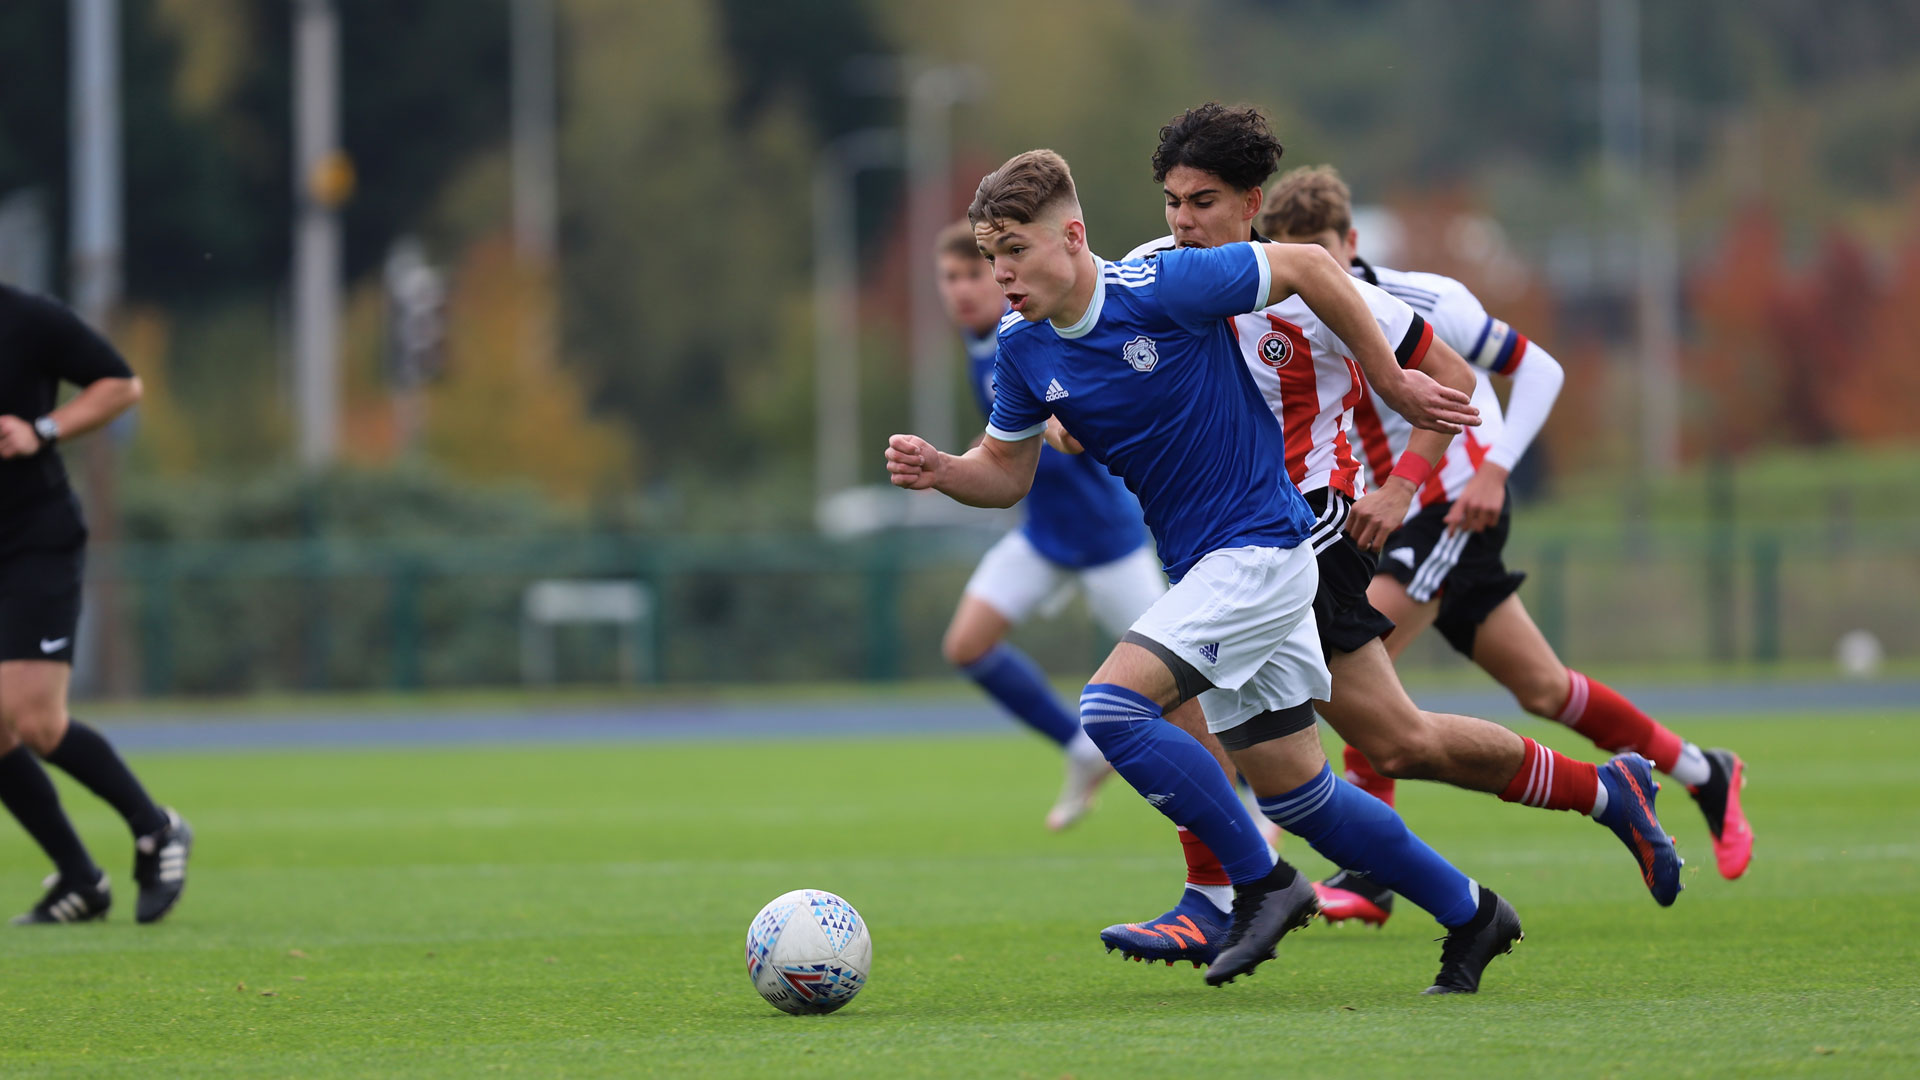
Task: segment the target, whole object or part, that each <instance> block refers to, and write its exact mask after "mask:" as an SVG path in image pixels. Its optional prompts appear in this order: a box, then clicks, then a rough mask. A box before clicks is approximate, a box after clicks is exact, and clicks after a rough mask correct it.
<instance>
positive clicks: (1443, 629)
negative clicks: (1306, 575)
mask: <svg viewBox="0 0 1920 1080" xmlns="http://www.w3.org/2000/svg"><path fill="white" fill-rule="evenodd" d="M1452 506H1453V504H1452V503H1450V502H1438V503H1434V504H1433V505H1432V506H1428V507H1424V508H1422V509H1421V511H1420V512H1419V513H1417V514H1415V515H1413V517H1411V518H1408V519H1407V523H1406V524H1404V525H1402V526H1400V527H1399V528H1398V529H1396V530H1394V532H1393V535H1391V536H1389V537H1387V542H1386V544H1385V545H1383V546H1382V547H1381V549H1380V568H1379V570H1378V571H1377V573H1381V574H1387V575H1390V576H1392V578H1393V579H1394V580H1395V581H1398V582H1399V583H1400V584H1402V585H1405V586H1406V587H1407V595H1408V596H1409V597H1412V598H1413V601H1414V602H1415V603H1418V604H1424V603H1426V602H1427V601H1429V600H1432V599H1433V598H1434V597H1436V596H1437V597H1439V598H1440V612H1439V614H1438V615H1436V616H1435V617H1434V620H1433V625H1434V629H1436V630H1439V631H1440V634H1441V636H1442V637H1444V638H1446V639H1447V644H1449V645H1451V646H1453V647H1454V649H1455V651H1457V652H1459V653H1460V655H1462V656H1465V657H1468V658H1469V659H1471V658H1472V656H1473V639H1474V635H1475V634H1477V633H1478V632H1479V630H1480V624H1481V623H1483V622H1486V621H1487V616H1489V615H1491V614H1493V609H1494V608H1497V607H1499V606H1500V605H1501V604H1502V603H1504V602H1505V601H1506V599H1507V597H1509V596H1512V595H1513V594H1514V592H1515V591H1517V590H1518V589H1519V588H1520V583H1521V582H1523V581H1525V580H1527V575H1525V574H1522V573H1516V572H1515V571H1512V570H1509V569H1507V564H1506V561H1505V559H1504V558H1503V556H1504V554H1505V552H1506V547H1507V533H1508V531H1509V530H1510V529H1511V528H1512V527H1513V511H1512V507H1513V498H1512V495H1511V493H1509V495H1508V498H1507V500H1506V501H1505V502H1504V503H1502V504H1501V506H1500V520H1499V521H1497V522H1495V523H1494V524H1493V526H1492V527H1491V528H1489V529H1486V530H1485V531H1483V532H1477V533H1468V532H1455V533H1451V534H1449V533H1448V532H1447V524H1446V519H1447V511H1448V510H1449V509H1450V508H1451V507H1452Z"/></svg>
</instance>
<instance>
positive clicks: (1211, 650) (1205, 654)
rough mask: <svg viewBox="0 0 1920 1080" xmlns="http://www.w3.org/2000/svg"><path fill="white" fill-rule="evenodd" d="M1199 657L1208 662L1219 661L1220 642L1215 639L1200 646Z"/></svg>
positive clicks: (1214, 662)
mask: <svg viewBox="0 0 1920 1080" xmlns="http://www.w3.org/2000/svg"><path fill="white" fill-rule="evenodd" d="M1200 658H1201V659H1202V660H1205V661H1206V662H1207V663H1209V664H1217V663H1219V662H1220V643H1219V642H1217V641H1215V642H1210V643H1209V644H1206V645H1202V646H1200Z"/></svg>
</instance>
